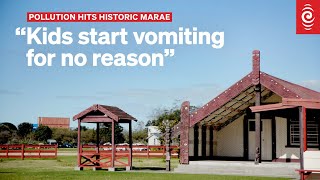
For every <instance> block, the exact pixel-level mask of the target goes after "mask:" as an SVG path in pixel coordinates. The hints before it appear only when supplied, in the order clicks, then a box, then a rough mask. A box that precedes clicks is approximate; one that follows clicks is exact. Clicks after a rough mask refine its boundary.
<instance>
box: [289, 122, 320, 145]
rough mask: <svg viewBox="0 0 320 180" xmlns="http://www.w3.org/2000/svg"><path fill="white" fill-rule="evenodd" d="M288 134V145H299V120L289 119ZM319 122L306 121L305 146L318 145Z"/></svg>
mask: <svg viewBox="0 0 320 180" xmlns="http://www.w3.org/2000/svg"><path fill="white" fill-rule="evenodd" d="M288 122H289V132H290V137H289V138H290V140H289V143H290V145H300V132H299V130H300V129H299V120H298V119H290V120H289V121H288ZM318 138H319V122H317V121H315V119H314V120H312V119H308V120H307V144H308V146H311V147H312V146H318V145H319V140H318Z"/></svg>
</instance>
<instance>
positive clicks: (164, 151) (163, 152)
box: [162, 146, 166, 157]
mask: <svg viewBox="0 0 320 180" xmlns="http://www.w3.org/2000/svg"><path fill="white" fill-rule="evenodd" d="M162 148H163V151H162V157H165V154H166V146H162Z"/></svg>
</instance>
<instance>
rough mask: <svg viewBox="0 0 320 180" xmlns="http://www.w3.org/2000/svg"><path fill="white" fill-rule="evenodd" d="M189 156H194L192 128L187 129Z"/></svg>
mask: <svg viewBox="0 0 320 180" xmlns="http://www.w3.org/2000/svg"><path fill="white" fill-rule="evenodd" d="M189 156H194V127H191V128H189Z"/></svg>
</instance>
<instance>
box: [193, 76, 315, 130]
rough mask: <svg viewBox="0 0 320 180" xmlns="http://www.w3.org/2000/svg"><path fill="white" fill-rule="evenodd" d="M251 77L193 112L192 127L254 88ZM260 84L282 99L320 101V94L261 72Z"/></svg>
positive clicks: (245, 78)
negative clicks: (251, 87) (242, 93)
mask: <svg viewBox="0 0 320 180" xmlns="http://www.w3.org/2000/svg"><path fill="white" fill-rule="evenodd" d="M251 75H252V72H251V73H249V74H248V75H247V76H245V77H244V78H242V79H241V80H240V81H238V82H237V83H236V84H234V85H232V86H231V87H230V88H228V89H227V90H226V91H224V92H223V93H221V94H220V95H218V96H217V97H216V98H214V99H212V100H211V101H210V102H208V103H207V104H205V105H204V106H202V107H201V108H199V109H198V110H197V111H195V112H193V113H192V114H191V116H190V127H191V126H193V125H195V124H196V123H198V122H199V121H201V120H203V119H205V118H206V117H208V116H209V115H210V114H211V113H213V112H214V111H216V110H218V109H219V108H221V107H222V106H223V105H224V104H226V103H228V102H229V101H230V100H231V99H233V98H235V97H236V96H237V95H239V94H240V93H241V92H243V91H244V90H246V89H248V88H249V87H250V86H252V85H253V84H252V79H251ZM260 83H261V85H262V86H264V87H266V88H267V89H269V90H270V91H272V92H274V93H276V94H277V95H279V96H280V97H282V98H291V99H301V98H303V99H319V100H320V93H319V92H317V91H314V90H311V89H308V88H305V87H302V86H300V85H297V84H294V83H290V82H288V81H285V80H282V79H279V78H276V77H274V76H271V75H269V74H267V73H264V72H260Z"/></svg>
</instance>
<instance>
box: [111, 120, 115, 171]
mask: <svg viewBox="0 0 320 180" xmlns="http://www.w3.org/2000/svg"><path fill="white" fill-rule="evenodd" d="M111 136H112V137H111V143H112V157H111V167H113V168H114V160H115V154H116V147H115V143H114V121H112V133H111Z"/></svg>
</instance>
